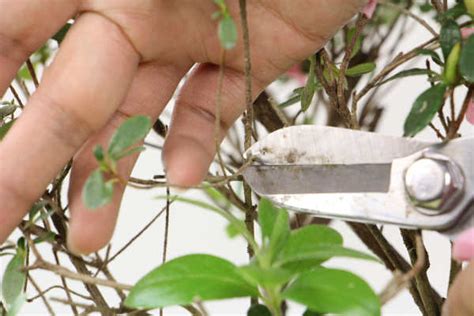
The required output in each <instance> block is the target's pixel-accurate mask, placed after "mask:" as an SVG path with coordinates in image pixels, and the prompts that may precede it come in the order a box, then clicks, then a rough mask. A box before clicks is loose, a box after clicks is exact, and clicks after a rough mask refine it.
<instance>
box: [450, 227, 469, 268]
mask: <svg viewBox="0 0 474 316" xmlns="http://www.w3.org/2000/svg"><path fill="white" fill-rule="evenodd" d="M453 257H454V258H455V259H456V260H459V261H467V260H470V259H473V258H474V229H470V230H468V231H465V232H464V233H462V234H461V235H460V236H459V237H458V238H457V239H456V241H455V242H454V245H453Z"/></svg>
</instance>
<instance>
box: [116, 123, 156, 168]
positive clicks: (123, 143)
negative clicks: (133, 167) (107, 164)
mask: <svg viewBox="0 0 474 316" xmlns="http://www.w3.org/2000/svg"><path fill="white" fill-rule="evenodd" d="M150 128H151V120H150V118H149V117H147V116H141V115H139V116H134V117H131V118H129V119H128V120H126V121H125V122H124V123H123V124H122V125H120V127H119V128H118V129H117V131H116V132H115V134H114V135H113V136H112V139H111V140H110V143H109V149H108V153H109V155H110V158H112V159H114V160H117V157H120V156H122V155H123V153H124V152H125V151H126V150H127V149H129V148H130V147H131V146H133V145H135V144H136V143H137V142H139V141H141V140H142V139H143V138H145V136H146V135H147V134H148V132H149V131H150Z"/></svg>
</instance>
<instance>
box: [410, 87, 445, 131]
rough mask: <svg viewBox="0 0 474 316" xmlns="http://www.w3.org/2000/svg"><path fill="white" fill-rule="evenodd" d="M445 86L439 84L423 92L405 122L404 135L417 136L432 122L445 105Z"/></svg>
mask: <svg viewBox="0 0 474 316" xmlns="http://www.w3.org/2000/svg"><path fill="white" fill-rule="evenodd" d="M445 92H446V85H445V84H442V83H440V84H437V85H435V86H433V87H431V88H429V89H428V90H426V91H425V92H423V93H422V94H421V95H420V96H418V98H417V99H416V100H415V103H414V104H413V107H412V109H411V111H410V113H409V114H408V117H407V119H406V120H405V125H404V135H405V136H415V135H416V134H417V133H418V132H420V131H421V130H422V129H424V128H425V127H426V126H428V124H429V123H430V122H431V120H432V119H433V117H434V116H435V114H436V113H437V112H438V111H439V109H441V107H442V106H443V103H444V93H445Z"/></svg>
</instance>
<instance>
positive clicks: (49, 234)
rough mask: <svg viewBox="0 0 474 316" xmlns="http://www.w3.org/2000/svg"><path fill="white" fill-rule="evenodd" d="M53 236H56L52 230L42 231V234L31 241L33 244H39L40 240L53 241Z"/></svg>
mask: <svg viewBox="0 0 474 316" xmlns="http://www.w3.org/2000/svg"><path fill="white" fill-rule="evenodd" d="M54 238H56V234H55V233H53V232H45V233H43V234H42V235H40V236H39V237H37V238H35V239H34V240H33V242H34V243H35V244H40V243H42V242H45V241H53V240H54Z"/></svg>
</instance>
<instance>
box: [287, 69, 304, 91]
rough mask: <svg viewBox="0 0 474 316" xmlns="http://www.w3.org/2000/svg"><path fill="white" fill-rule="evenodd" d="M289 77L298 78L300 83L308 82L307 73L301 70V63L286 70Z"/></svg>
mask: <svg viewBox="0 0 474 316" xmlns="http://www.w3.org/2000/svg"><path fill="white" fill-rule="evenodd" d="M286 74H287V75H288V77H290V78H291V79H293V80H296V81H297V82H298V83H299V84H300V85H302V86H304V85H305V83H306V77H307V76H306V74H305V73H304V72H303V71H302V70H301V67H300V65H299V64H296V65H294V66H293V67H291V68H290V69H288V71H287V72H286Z"/></svg>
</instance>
